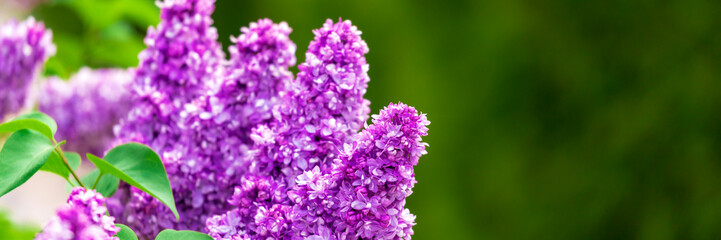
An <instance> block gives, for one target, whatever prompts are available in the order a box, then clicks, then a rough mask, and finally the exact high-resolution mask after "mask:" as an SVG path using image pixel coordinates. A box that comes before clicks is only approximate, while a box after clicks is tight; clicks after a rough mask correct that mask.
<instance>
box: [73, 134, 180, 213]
mask: <svg viewBox="0 0 721 240" xmlns="http://www.w3.org/2000/svg"><path fill="white" fill-rule="evenodd" d="M87 156H88V160H90V161H91V162H93V163H94V164H95V166H97V167H98V169H100V171H101V172H102V173H104V174H112V175H114V176H116V177H118V178H120V179H121V180H123V181H125V182H126V183H128V184H130V185H133V186H135V187H136V188H138V189H140V190H143V191H144V192H146V193H148V194H150V195H151V196H153V197H155V198H157V199H158V200H160V202H162V203H163V204H165V205H166V206H168V207H169V208H170V210H171V211H172V212H173V214H174V215H175V219H176V220H180V216H179V215H178V210H177V209H176V208H175V199H174V198H173V190H172V189H171V187H170V181H169V180H168V174H167V173H166V172H165V166H163V162H162V161H160V157H158V154H156V153H155V152H154V151H153V149H150V148H149V147H147V146H145V145H142V144H139V143H127V144H123V145H120V146H117V147H115V148H113V149H112V150H110V152H108V154H107V155H105V159H101V158H98V157H96V156H95V155H92V154H89V153H88V154H87Z"/></svg>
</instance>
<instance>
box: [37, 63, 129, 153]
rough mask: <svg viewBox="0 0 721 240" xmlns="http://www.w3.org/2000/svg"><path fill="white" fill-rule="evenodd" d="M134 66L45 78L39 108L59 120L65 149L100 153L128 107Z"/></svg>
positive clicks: (59, 134)
mask: <svg viewBox="0 0 721 240" xmlns="http://www.w3.org/2000/svg"><path fill="white" fill-rule="evenodd" d="M133 76H134V75H133V70H125V69H98V70H92V69H89V68H82V69H80V71H78V72H77V73H76V74H75V75H73V76H72V77H71V78H70V81H67V82H66V81H63V80H61V79H59V78H56V77H51V78H48V80H47V81H45V82H44V83H43V84H42V86H41V87H40V94H38V97H37V98H38V109H39V110H40V111H41V112H43V113H45V114H48V115H49V116H50V117H52V118H53V119H55V121H56V122H57V123H58V132H57V138H58V139H62V140H67V144H66V145H65V146H64V149H66V150H69V151H74V152H78V153H80V154H81V155H84V154H85V153H92V154H95V155H98V156H102V155H103V153H104V152H105V151H106V150H107V149H108V147H109V144H110V143H111V142H112V141H113V139H114V135H113V126H114V125H115V124H117V123H118V121H120V118H123V117H125V115H126V114H127V113H128V110H129V109H130V107H131V104H132V102H131V97H130V83H131V82H132V80H133Z"/></svg>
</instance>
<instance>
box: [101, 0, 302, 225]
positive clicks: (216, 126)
mask: <svg viewBox="0 0 721 240" xmlns="http://www.w3.org/2000/svg"><path fill="white" fill-rule="evenodd" d="M213 3H214V1H212V0H191V1H165V2H161V3H159V5H160V6H161V8H162V11H163V12H162V13H161V22H160V24H159V25H158V27H157V30H153V29H151V30H150V31H149V35H148V37H146V44H147V45H148V49H146V50H144V51H143V53H141V54H140V57H141V65H140V67H139V68H138V74H137V76H136V77H135V83H134V86H133V87H134V89H135V90H136V91H135V92H134V95H135V96H136V97H137V98H138V100H137V101H136V102H138V103H137V104H136V106H135V107H134V108H133V110H131V112H130V114H128V117H127V118H126V119H125V120H123V123H122V124H121V125H120V126H119V127H117V129H116V135H117V136H118V139H119V142H122V141H140V142H143V143H146V144H148V145H150V146H151V147H152V148H153V149H154V150H155V151H156V152H158V153H159V155H160V156H161V158H162V160H163V163H164V164H165V167H166V170H167V172H168V177H169V179H170V182H171V185H172V186H173V191H174V195H175V198H176V206H177V208H178V211H179V213H180V215H181V221H180V222H175V217H174V216H173V215H172V214H171V213H170V211H169V210H168V209H167V207H165V206H163V205H162V204H161V203H160V202H159V201H157V200H155V199H153V198H151V197H150V196H149V195H147V194H145V193H142V192H141V191H139V190H137V189H135V188H131V187H127V186H126V185H123V186H122V187H121V188H129V189H127V190H121V191H120V194H118V196H117V197H114V199H113V201H111V202H112V204H111V205H113V207H112V209H111V210H112V211H111V213H112V214H113V215H115V216H118V217H119V219H120V220H121V221H122V222H124V223H128V224H129V225H130V226H131V227H133V228H134V229H136V231H138V232H139V233H140V234H141V235H142V236H144V237H146V238H152V237H153V236H154V235H155V234H157V233H158V232H159V231H160V230H162V229H164V228H173V229H190V230H196V231H197V230H202V229H203V227H204V224H205V221H206V219H207V218H208V217H210V216H212V215H215V214H221V213H223V212H225V211H227V210H229V209H231V208H232V206H231V205H230V204H229V203H228V202H227V200H228V199H229V198H231V196H232V194H233V192H232V191H230V189H233V187H234V186H237V185H239V184H240V183H241V180H240V178H239V176H238V175H239V174H241V173H243V172H245V168H244V167H243V165H242V162H241V160H242V159H243V155H245V154H246V152H248V148H249V144H252V141H251V138H250V130H251V129H252V128H253V127H255V126H256V125H257V124H258V123H264V122H268V121H269V120H270V118H271V117H272V115H271V110H272V109H274V108H275V105H277V104H278V102H279V99H280V97H279V92H280V91H285V88H286V87H285V86H286V85H287V84H288V83H289V82H290V81H291V79H292V78H293V75H292V74H291V73H290V71H288V67H289V66H292V65H293V64H295V44H293V43H292V42H291V41H290V39H289V38H288V34H290V31H291V29H290V28H289V27H288V26H287V24H285V23H280V24H274V23H273V22H271V21H270V20H267V19H262V20H260V21H259V22H258V23H251V25H250V27H248V28H243V29H241V32H242V34H241V35H240V36H239V37H237V38H233V42H234V43H235V45H233V46H231V47H230V53H231V58H230V60H227V61H226V60H224V59H223V56H222V52H219V51H218V49H219V44H218V43H217V39H216V38H217V33H216V31H215V29H214V28H212V26H211V25H210V24H211V23H212V20H210V14H211V13H212V11H213ZM176 31H179V33H176ZM169 32H172V33H169ZM168 35H171V36H175V38H168ZM178 37H180V38H181V39H182V41H178V40H177V38H178ZM159 43H165V45H167V47H161V46H162V44H159ZM178 44H180V45H178ZM178 49H184V51H180V50H178ZM188 49H190V50H189V51H188ZM201 50H202V51H204V53H203V54H200V53H198V51H201ZM198 58H200V59H201V61H200V62H196V60H198ZM167 59H175V60H172V61H168V60H167ZM188 72H190V73H188ZM123 206H127V207H125V208H123ZM147 219H152V220H147Z"/></svg>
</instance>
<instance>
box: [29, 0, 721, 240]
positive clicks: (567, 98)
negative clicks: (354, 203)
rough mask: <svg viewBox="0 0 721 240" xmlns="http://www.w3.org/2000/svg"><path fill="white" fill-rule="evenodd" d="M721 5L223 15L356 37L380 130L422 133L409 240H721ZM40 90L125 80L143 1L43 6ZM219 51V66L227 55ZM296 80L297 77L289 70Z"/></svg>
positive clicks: (396, 7) (372, 8) (319, 7)
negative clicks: (100, 70) (79, 78)
mask: <svg viewBox="0 0 721 240" xmlns="http://www.w3.org/2000/svg"><path fill="white" fill-rule="evenodd" d="M719 10H721V2H719V1H703V0H678V1H644V0H639V1H622V0H610V1H572V0H556V1H532V0H527V1H517V0H510V1H494V2H485V1H410V0H406V1H381V0H372V1H276V0H265V1H247V2H246V1H233V0H219V1H218V2H217V4H216V12H215V14H214V15H213V17H214V19H215V26H216V27H217V28H218V31H219V35H220V39H221V41H222V43H223V46H224V48H227V46H228V45H229V43H230V41H229V36H230V35H238V34H239V32H240V31H239V28H240V27H241V26H246V25H248V23H249V22H251V21H255V20H257V19H259V18H265V17H267V18H271V19H273V20H274V21H286V22H288V24H289V25H290V26H291V27H292V28H293V29H294V32H293V34H291V38H292V39H293V40H294V41H295V42H296V44H297V45H298V52H297V57H298V62H302V61H303V60H304V59H305V57H304V53H305V49H306V47H307V46H308V43H309V42H310V40H311V39H312V36H313V35H312V32H311V30H312V29H315V28H318V27H320V26H321V25H322V23H323V22H324V20H325V19H326V18H331V19H334V20H337V19H338V18H343V19H350V20H352V21H353V23H354V24H355V25H357V26H358V27H359V29H361V30H362V31H363V38H364V39H365V40H366V41H367V43H368V45H369V46H370V49H371V51H370V53H369V54H368V55H367V58H368V63H369V64H370V66H371V68H370V69H371V70H370V76H371V83H370V87H369V89H368V93H367V95H366V96H367V98H369V99H370V100H371V102H372V106H371V107H372V109H373V110H372V111H373V112H374V113H377V112H378V110H379V109H380V108H382V107H383V106H385V105H387V104H388V103H389V102H398V101H403V102H405V103H407V104H410V105H413V106H416V107H417V109H419V110H420V111H422V112H425V113H427V114H428V118H429V119H430V120H431V122H432V124H431V125H430V135H429V136H428V137H427V138H425V140H426V141H427V142H428V143H430V147H429V149H428V152H429V154H428V155H426V156H424V157H423V158H422V159H421V162H420V164H419V165H418V166H417V168H416V177H417V180H418V184H417V185H416V187H415V188H414V194H413V195H412V196H411V197H410V198H409V199H408V203H407V207H408V208H410V209H411V212H413V213H415V214H416V215H417V216H418V217H417V223H418V225H417V226H416V227H414V230H415V236H414V239H721V187H719V184H720V183H721V151H719V150H721V92H719V90H720V89H721V30H720V29H721V28H720V26H721V14H719V13H720V11H719ZM32 14H33V15H34V16H36V17H38V18H40V19H42V20H44V21H45V22H46V24H47V25H48V26H49V27H50V28H51V29H53V31H54V34H55V42H56V44H57V45H58V54H57V56H56V57H54V58H53V59H52V60H51V61H50V62H49V63H48V66H47V69H46V71H45V73H46V74H51V75H52V74H58V75H61V76H64V77H67V76H68V75H70V74H72V73H73V72H74V71H75V70H77V69H78V68H79V67H80V66H83V65H88V66H91V67H111V66H120V67H128V66H134V65H136V64H137V53H138V52H139V51H140V50H141V49H143V47H144V45H143V44H142V37H143V36H144V35H145V31H146V29H147V26H148V25H154V24H155V23H157V21H158V11H157V8H156V7H155V6H154V5H153V2H152V1H150V0H122V1H120V0H105V1H104V0H55V1H50V2H48V3H44V4H41V5H39V6H37V7H36V8H35V9H34V10H33V11H32ZM226 50H227V49H226ZM294 71H297V70H295V69H294Z"/></svg>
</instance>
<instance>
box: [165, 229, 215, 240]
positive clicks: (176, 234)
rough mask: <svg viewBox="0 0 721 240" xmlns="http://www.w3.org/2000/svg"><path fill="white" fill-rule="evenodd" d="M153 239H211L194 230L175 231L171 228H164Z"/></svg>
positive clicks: (211, 239)
mask: <svg viewBox="0 0 721 240" xmlns="http://www.w3.org/2000/svg"><path fill="white" fill-rule="evenodd" d="M155 240H213V238H211V237H210V236H208V235H207V234H204V233H199V232H195V231H176V230H173V229H165V230H163V231H162V232H160V233H159V234H158V236H157V237H155Z"/></svg>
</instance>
